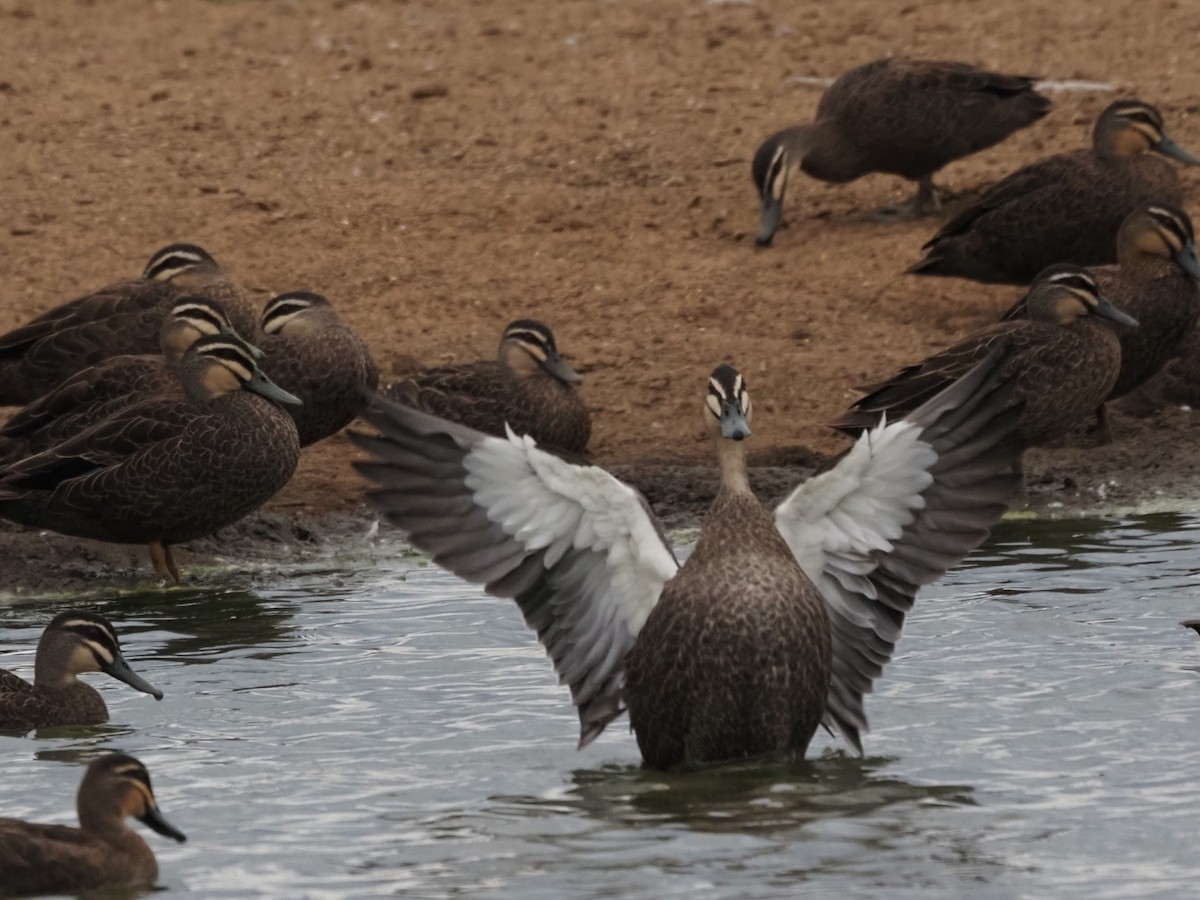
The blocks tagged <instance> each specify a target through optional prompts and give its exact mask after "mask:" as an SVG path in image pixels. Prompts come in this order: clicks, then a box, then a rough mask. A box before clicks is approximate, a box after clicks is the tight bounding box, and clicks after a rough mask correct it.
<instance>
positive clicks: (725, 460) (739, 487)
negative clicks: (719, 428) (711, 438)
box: [716, 437, 754, 497]
mask: <svg viewBox="0 0 1200 900" xmlns="http://www.w3.org/2000/svg"><path fill="white" fill-rule="evenodd" d="M716 444H717V462H718V464H719V465H720V467H721V493H723V494H734V495H745V496H747V497H753V496H754V492H753V491H752V490H750V479H749V478H748V477H747V475H746V444H745V442H744V441H731V440H729V439H727V438H724V437H718V438H717V439H716Z"/></svg>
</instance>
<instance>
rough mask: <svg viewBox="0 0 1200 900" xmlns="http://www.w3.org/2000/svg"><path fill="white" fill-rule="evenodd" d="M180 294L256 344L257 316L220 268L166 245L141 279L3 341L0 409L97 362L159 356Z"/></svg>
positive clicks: (182, 247) (198, 251) (201, 254)
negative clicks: (214, 311)
mask: <svg viewBox="0 0 1200 900" xmlns="http://www.w3.org/2000/svg"><path fill="white" fill-rule="evenodd" d="M185 294H198V295H200V296H203V297H207V298H209V299H212V300H216V301H217V302H218V303H220V304H221V306H222V307H223V308H224V310H225V313H226V314H227V315H228V317H229V320H230V321H231V322H232V323H233V325H234V327H235V328H236V329H237V331H238V333H239V334H240V335H241V336H242V337H244V338H247V339H251V340H253V338H254V333H255V331H256V329H257V328H258V316H257V314H256V311H255V310H254V308H253V306H252V305H251V303H250V301H249V300H248V299H247V297H246V296H245V294H243V293H242V290H241V289H240V288H239V287H237V285H235V284H234V283H233V282H231V281H229V280H228V279H227V278H226V277H225V274H224V273H223V272H222V271H221V267H220V266H219V265H217V261H216V260H215V259H213V258H212V256H211V255H210V254H209V253H208V252H207V251H206V250H204V249H202V248H200V247H197V246H195V245H194V244H171V245H170V246H167V247H163V248H162V249H161V250H159V251H158V252H157V253H155V254H154V255H153V256H152V257H150V262H149V263H148V264H147V265H146V269H145V271H143V272H142V277H141V278H136V279H131V280H126V281H118V282H116V283H115V284H110V285H108V286H107V287H104V288H101V289H100V290H98V291H96V292H95V293H92V294H87V295H85V296H83V297H79V298H78V299H75V300H71V301H70V302H68V303H64V304H62V305H61V306H57V307H55V308H54V309H52V310H50V311H49V312H46V313H43V314H42V315H40V316H38V317H37V318H36V319H34V320H33V321H31V322H28V323H27V324H25V325H23V326H21V327H20V328H16V329H14V330H13V331H10V332H8V333H7V334H5V335H0V406H16V405H21V404H25V403H29V402H31V401H33V400H36V399H37V398H38V397H40V396H42V395H43V394H45V393H46V392H47V391H49V390H51V389H52V388H53V387H55V386H56V385H57V384H58V383H59V382H61V381H63V380H64V379H66V378H69V377H70V376H71V375H74V374H75V373H76V372H78V371H80V370H81V369H86V368H87V367H88V366H93V365H95V364H96V363H98V362H99V361H100V360H102V359H107V358H108V357H110V356H118V355H122V354H128V353H157V352H159V341H160V339H161V331H162V321H163V318H164V317H166V316H167V315H168V314H169V313H170V312H171V308H172V306H173V305H174V303H175V301H176V300H177V299H179V298H180V297H182V296H184V295H185Z"/></svg>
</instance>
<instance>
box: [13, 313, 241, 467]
mask: <svg viewBox="0 0 1200 900" xmlns="http://www.w3.org/2000/svg"><path fill="white" fill-rule="evenodd" d="M231 331H232V326H231V325H230V323H229V320H228V318H227V317H226V316H225V313H224V310H223V309H222V308H221V306H220V304H219V303H216V302H215V301H213V300H209V299H206V298H202V297H184V298H181V299H180V300H178V301H176V304H175V306H174V307H173V309H172V311H171V312H170V313H169V314H168V315H167V317H166V318H165V319H163V323H162V328H161V336H160V348H161V350H162V352H161V353H159V354H125V355H121V356H113V357H109V358H108V359H104V360H101V361H100V362H98V363H96V365H94V366H90V367H88V368H86V369H83V370H81V371H79V372H76V373H75V374H74V375H72V376H70V377H69V378H67V379H66V380H65V381H63V382H61V383H60V384H59V385H57V386H56V387H55V388H53V389H52V390H51V391H49V392H48V393H46V394H44V395H42V396H41V397H39V398H38V399H37V400H34V401H33V402H32V403H30V404H28V405H26V406H24V407H22V408H21V409H20V410H19V411H18V412H17V413H16V414H14V415H13V416H12V417H11V418H9V420H8V421H7V422H6V423H4V426H3V427H2V428H0V462H12V461H14V460H17V459H20V458H21V457H24V456H30V455H32V454H34V453H40V452H41V451H43V450H47V449H49V448H50V447H53V446H54V445H55V444H58V443H61V442H62V441H64V440H66V439H67V438H70V437H73V436H74V435H76V434H79V432H81V431H83V430H85V429H86V428H89V427H90V426H92V425H95V424H96V423H97V422H99V421H102V420H103V419H106V418H108V417H109V416H111V415H112V414H114V413H116V412H117V411H118V410H120V409H122V408H123V407H125V406H128V405H129V404H130V403H135V402H137V401H138V400H141V399H143V398H145V397H149V396H154V395H168V396H174V397H180V398H182V397H183V396H184V394H183V387H182V386H181V385H180V383H179V374H178V369H179V363H180V361H181V360H182V358H183V354H184V353H186V352H187V350H188V348H190V347H191V345H192V344H194V343H195V342H196V341H197V340H199V339H200V338H201V337H203V336H205V335H213V334H229V333H231Z"/></svg>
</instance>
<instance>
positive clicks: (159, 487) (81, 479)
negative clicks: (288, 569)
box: [0, 335, 300, 581]
mask: <svg viewBox="0 0 1200 900" xmlns="http://www.w3.org/2000/svg"><path fill="white" fill-rule="evenodd" d="M180 381H181V382H182V384H183V388H184V392H185V394H186V397H184V398H180V397H177V396H175V395H163V396H157V397H149V398H146V399H144V400H142V401H140V402H138V403H134V404H131V405H129V406H126V407H123V408H122V409H120V410H118V411H117V412H115V413H113V414H112V415H111V416H109V417H108V418H106V419H104V420H103V421H101V422H98V423H96V424H95V425H93V426H92V427H90V428H88V429H86V430H85V431H82V432H80V433H79V434H77V435H75V436H74V437H71V438H68V439H67V440H66V441H64V442H62V443H61V444H57V445H55V446H54V447H51V448H50V449H48V450H45V451H43V452H41V453H38V454H35V455H33V456H29V457H26V458H24V459H21V460H18V461H16V462H14V463H11V464H9V465H7V466H5V467H3V468H0V518H5V519H8V520H10V521H13V522H18V523H21V524H23V525H30V526H32V527H35V528H48V529H50V530H51V531H57V532H59V533H61V534H69V535H75V536H77V537H84V538H93V539H95V540H102V541H111V542H114V543H119V544H148V545H149V547H150V555H151V558H152V560H153V562H154V571H155V573H156V574H158V575H159V576H160V577H164V578H165V577H167V576H169V577H171V578H173V579H174V580H175V581H179V569H178V568H177V567H176V565H175V561H174V559H173V558H172V556H171V549H170V547H171V545H172V544H178V543H182V542H184V541H189V540H192V539H194V538H198V537H203V536H205V535H209V534H212V533H213V532H214V531H216V530H217V529H219V528H223V527H225V526H226V525H230V524H232V523H233V522H236V521H237V520H238V519H240V518H242V517H243V516H245V515H246V514H248V513H250V512H252V511H253V510H255V509H257V508H258V507H259V506H260V505H262V504H263V503H264V502H266V500H267V499H268V498H270V497H271V496H272V495H273V494H275V492H276V491H278V490H279V489H280V488H282V487H283V486H284V485H285V484H287V482H288V480H289V479H290V478H291V477H292V473H293V472H294V471H295V469H296V463H297V461H298V459H299V456H300V444H299V440H298V438H297V434H296V426H295V423H294V422H292V419H291V417H290V416H289V415H288V414H287V413H286V412H284V411H283V410H282V409H281V408H280V407H279V406H277V405H276V403H277V402H278V403H299V402H300V401H299V400H297V399H296V398H295V397H293V396H292V395H291V394H289V393H287V392H286V391H284V390H282V389H281V388H279V387H278V386H276V385H275V384H274V383H272V382H271V381H270V379H268V378H267V377H266V376H265V375H264V374H263V373H262V372H261V371H260V370H259V368H258V366H257V365H256V364H255V361H254V356H253V354H252V352H251V350H250V348H249V347H248V346H247V345H246V344H245V343H244V342H242V341H240V340H238V339H237V338H234V337H229V336H226V335H222V336H218V337H205V338H201V339H200V340H199V341H197V342H196V343H195V344H193V345H192V348H191V349H190V350H189V351H188V352H187V353H186V354H185V355H184V358H183V362H182V364H181V365H180Z"/></svg>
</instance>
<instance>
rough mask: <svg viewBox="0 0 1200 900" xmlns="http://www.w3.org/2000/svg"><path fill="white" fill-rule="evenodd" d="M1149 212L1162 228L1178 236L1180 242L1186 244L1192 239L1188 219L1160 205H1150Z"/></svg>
mask: <svg viewBox="0 0 1200 900" xmlns="http://www.w3.org/2000/svg"><path fill="white" fill-rule="evenodd" d="M1149 213H1150V216H1151V217H1152V218H1153V219H1154V221H1155V222H1157V223H1158V224H1159V225H1160V226H1162V228H1163V229H1164V230H1166V231H1170V232H1172V233H1173V234H1174V235H1175V236H1176V237H1178V238H1179V240H1180V242H1181V243H1184V244H1188V243H1191V241H1192V240H1193V239H1194V233H1193V231H1192V223H1191V221H1190V220H1188V219H1183V218H1181V217H1180V216H1179V215H1177V214H1176V213H1174V212H1172V211H1171V210H1169V209H1165V208H1163V207H1161V206H1151V207H1150V209H1149Z"/></svg>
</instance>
